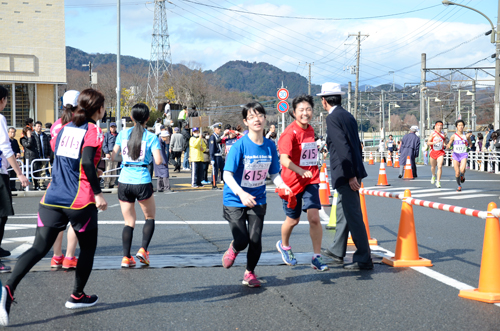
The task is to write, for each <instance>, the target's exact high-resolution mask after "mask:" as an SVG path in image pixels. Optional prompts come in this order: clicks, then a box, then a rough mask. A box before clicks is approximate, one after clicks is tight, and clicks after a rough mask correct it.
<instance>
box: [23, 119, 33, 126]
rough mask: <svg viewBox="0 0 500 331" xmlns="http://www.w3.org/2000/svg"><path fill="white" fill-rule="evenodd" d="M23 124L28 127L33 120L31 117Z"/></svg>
mask: <svg viewBox="0 0 500 331" xmlns="http://www.w3.org/2000/svg"><path fill="white" fill-rule="evenodd" d="M24 123H26V125H30V124H31V123H33V119H32V118H31V117H28V118H27V119H26V121H24Z"/></svg>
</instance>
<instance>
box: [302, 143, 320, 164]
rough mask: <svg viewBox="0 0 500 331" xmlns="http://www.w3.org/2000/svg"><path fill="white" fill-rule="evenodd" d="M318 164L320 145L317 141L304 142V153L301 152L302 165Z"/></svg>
mask: <svg viewBox="0 0 500 331" xmlns="http://www.w3.org/2000/svg"><path fill="white" fill-rule="evenodd" d="M317 164H318V147H317V146H316V143H315V142H312V143H302V153H301V154H300V164H299V165H300V166H301V167H308V166H314V165H317Z"/></svg>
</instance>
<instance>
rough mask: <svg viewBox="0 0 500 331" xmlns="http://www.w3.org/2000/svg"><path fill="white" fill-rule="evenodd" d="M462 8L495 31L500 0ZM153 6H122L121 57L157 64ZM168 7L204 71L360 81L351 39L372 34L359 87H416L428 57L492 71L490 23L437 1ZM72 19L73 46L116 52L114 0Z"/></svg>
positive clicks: (179, 46)
mask: <svg viewBox="0 0 500 331" xmlns="http://www.w3.org/2000/svg"><path fill="white" fill-rule="evenodd" d="M455 2H456V3H460V4H463V5H466V6H469V7H473V8H475V9H477V10H479V11H481V12H483V13H484V14H485V15H487V16H488V17H489V18H490V20H492V21H493V24H494V25H496V22H497V13H498V2H497V1H493V0H457V1H455ZM154 9H155V5H154V0H150V1H140V0H122V1H121V54H122V55H131V56H135V57H139V58H143V59H150V56H151V40H152V33H153V19H154ZM165 9H166V14H167V24H168V31H169V41H170V48H171V57H172V62H173V63H190V62H191V63H193V62H194V63H197V65H199V66H201V68H202V69H203V70H215V69H217V68H218V67H220V66H222V65H223V64H224V63H226V62H228V61H232V60H242V61H249V62H267V63H269V64H272V65H274V66H276V67H278V68H280V69H282V70H285V71H289V72H297V73H299V74H301V75H303V76H305V77H307V75H308V68H307V64H308V63H314V65H312V67H311V71H312V82H313V83H315V84H322V83H323V82H326V81H333V82H339V83H341V84H346V83H347V82H348V81H351V82H353V83H354V81H355V75H354V74H351V70H350V66H353V65H355V64H356V37H355V36H349V35H350V34H357V33H358V32H361V34H362V35H366V36H363V37H362V38H361V52H360V54H361V55H360V71H359V73H360V84H367V85H375V86H376V85H380V84H385V83H392V81H393V79H394V81H395V83H396V84H399V85H404V84H405V83H417V82H419V81H420V62H421V60H420V59H421V54H422V53H426V54H427V67H428V68H455V67H468V66H475V67H478V66H480V67H493V66H494V65H495V64H494V60H493V59H491V58H490V56H491V55H492V54H494V53H495V46H494V45H493V44H492V43H491V42H490V36H485V35H484V33H485V32H487V31H488V30H490V29H491V26H490V24H489V23H488V21H487V20H486V19H485V18H484V17H483V16H481V15H479V14H478V13H476V12H474V11H471V10H469V9H466V8H462V7H459V6H444V5H442V4H441V1H440V0H432V1H431V0H411V1H410V0H383V1H381V0H378V1H374V0H362V1H356V0H350V1H338V0H323V1H319V0H309V1H304V0H288V1H275V0H272V1H257V0H248V1H241V0H170V1H169V2H165ZM65 14H66V45H68V46H71V47H75V48H78V49H81V50H83V51H85V52H88V53H114V54H116V51H117V1H112V0H86V1H80V0H79V1H77V0H66V1H65ZM263 14H264V15H263ZM265 15H267V16H265ZM391 71H394V73H393V74H392V73H389V72H391ZM470 74H474V72H473V71H470ZM487 77H488V76H486V75H485V74H481V73H480V72H479V73H478V79H480V81H479V84H478V85H479V86H481V84H483V85H491V82H488V81H481V79H489V78H487ZM490 78H491V77H490Z"/></svg>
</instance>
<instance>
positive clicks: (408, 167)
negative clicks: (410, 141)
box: [403, 156, 413, 180]
mask: <svg viewBox="0 0 500 331" xmlns="http://www.w3.org/2000/svg"><path fill="white" fill-rule="evenodd" d="M403 179H406V180H410V179H413V171H412V170H411V161H410V157H409V156H408V157H407V158H406V165H405V175H404V176H403Z"/></svg>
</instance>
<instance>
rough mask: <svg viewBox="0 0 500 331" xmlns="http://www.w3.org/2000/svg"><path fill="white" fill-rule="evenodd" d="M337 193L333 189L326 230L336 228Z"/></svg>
mask: <svg viewBox="0 0 500 331" xmlns="http://www.w3.org/2000/svg"><path fill="white" fill-rule="evenodd" d="M338 196H339V194H338V193H337V190H333V201H332V209H331V211H330V221H329V222H328V224H327V225H326V226H325V229H327V230H335V229H336V228H337V199H338Z"/></svg>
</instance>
